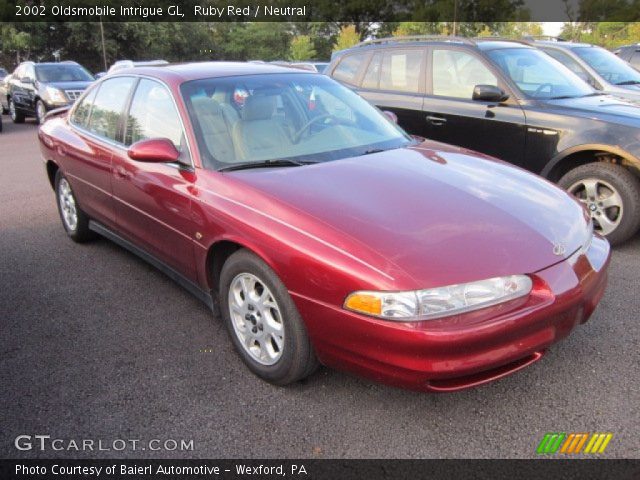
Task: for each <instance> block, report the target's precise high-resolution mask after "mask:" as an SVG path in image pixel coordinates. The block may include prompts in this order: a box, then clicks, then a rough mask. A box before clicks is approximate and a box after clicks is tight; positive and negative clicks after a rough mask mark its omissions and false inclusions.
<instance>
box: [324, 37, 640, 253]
mask: <svg viewBox="0 0 640 480" xmlns="http://www.w3.org/2000/svg"><path fill="white" fill-rule="evenodd" d="M325 73H327V74H328V75H331V76H332V77H333V78H335V79H336V80H338V81H341V82H343V83H344V84H346V85H348V86H351V88H353V89H354V90H355V91H357V92H358V93H359V94H360V95H362V96H363V97H364V98H366V99H367V100H368V101H369V102H371V103H373V104H374V105H376V106H378V107H379V108H381V109H383V110H389V111H392V112H393V113H395V115H396V116H397V118H398V123H399V124H400V125H401V126H402V127H404V129H405V130H407V131H408V132H409V133H412V134H416V135H419V136H422V137H426V138H429V139H432V140H437V141H441V142H445V143H450V144H453V145H459V146H462V147H465V148H469V149H472V150H476V151H479V152H483V153H486V154H488V155H492V156H494V157H497V158H501V159H504V160H507V161H509V162H511V163H514V164H516V165H519V166H522V167H524V168H526V169H528V170H531V171H533V172H535V173H538V174H540V175H542V176H544V177H546V178H548V179H550V180H552V181H554V182H557V183H559V184H560V185H561V186H563V187H564V188H566V189H568V190H569V191H570V192H571V193H573V194H574V195H576V196H577V197H578V198H579V199H580V200H581V201H582V202H584V203H585V205H586V207H587V208H588V210H589V212H590V213H591V216H592V217H593V219H594V226H595V228H596V230H598V231H599V232H600V233H602V234H603V235H606V236H607V238H608V239H609V240H610V241H611V243H613V244H618V243H621V242H623V241H625V240H627V239H629V238H630V237H631V236H632V235H633V234H635V233H636V231H638V228H639V227H640V179H639V176H640V107H639V106H636V105H634V104H631V103H627V102H625V101H623V100H621V99H617V98H615V97H613V96H610V95H605V94H603V93H602V92H598V91H596V90H595V89H593V88H592V87H591V86H589V85H588V84H586V83H585V82H583V81H582V80H581V79H580V78H579V77H577V76H576V75H574V74H573V73H572V72H571V71H570V70H569V69H567V68H566V67H565V66H563V65H562V64H560V63H559V62H557V61H556V60H554V59H553V58H551V57H549V56H548V55H546V54H545V53H543V52H541V51H540V50H537V49H535V48H533V47H531V46H529V45H527V44H526V42H515V41H506V40H497V39H468V38H458V37H402V38H389V39H379V40H373V41H369V42H363V43H361V44H359V45H357V46H356V47H353V48H350V49H348V50H343V51H340V52H336V53H334V55H333V58H332V61H331V64H330V65H329V67H328V68H327V70H326V72H325ZM534 200H535V199H532V201H534Z"/></svg>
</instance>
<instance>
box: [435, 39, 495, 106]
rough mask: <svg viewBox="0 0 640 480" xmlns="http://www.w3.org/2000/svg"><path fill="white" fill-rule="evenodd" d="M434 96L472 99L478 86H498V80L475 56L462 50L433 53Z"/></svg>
mask: <svg viewBox="0 0 640 480" xmlns="http://www.w3.org/2000/svg"><path fill="white" fill-rule="evenodd" d="M432 75H433V94H434V95H438V96H444V97H455V98H465V99H469V100H470V99H471V96H472V95H473V89H474V87H475V86H476V85H495V86H497V85H498V79H497V78H496V76H495V75H494V74H493V73H491V70H489V69H488V68H487V67H486V66H485V65H484V64H483V63H482V62H481V61H480V59H478V58H477V57H476V56H475V55H472V54H470V53H467V52H463V51H460V50H447V49H436V50H434V51H433V71H432Z"/></svg>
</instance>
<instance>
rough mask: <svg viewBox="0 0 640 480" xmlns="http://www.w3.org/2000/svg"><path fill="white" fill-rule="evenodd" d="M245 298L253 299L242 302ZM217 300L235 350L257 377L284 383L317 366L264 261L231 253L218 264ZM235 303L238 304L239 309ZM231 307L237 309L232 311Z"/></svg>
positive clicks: (288, 299)
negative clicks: (222, 264) (225, 259)
mask: <svg viewBox="0 0 640 480" xmlns="http://www.w3.org/2000/svg"><path fill="white" fill-rule="evenodd" d="M243 279H244V281H245V283H244V284H243V283H242V280H243ZM247 292H249V294H248V295H247V294H246V293H247ZM259 294H262V299H263V300H261V299H260V298H258V296H259ZM247 297H248V298H250V299H252V300H250V302H247V300H246V299H247ZM270 300H273V301H270ZM265 304H266V305H265ZM220 305H221V313H222V318H223V319H224V322H225V324H226V326H227V330H228V331H229V336H230V337H231V341H232V342H233V344H234V346H235V348H236V351H237V352H238V353H239V355H240V357H241V358H242V360H243V361H244V363H245V364H246V365H247V367H248V368H249V370H251V371H252V372H253V373H254V374H255V375H257V376H258V377H260V378H261V379H263V380H265V381H267V382H269V383H272V384H275V385H288V384H291V383H294V382H296V381H298V380H301V379H303V378H305V377H307V376H309V375H311V374H312V373H313V372H314V371H315V370H316V369H317V368H318V366H319V363H318V360H317V358H316V356H315V353H314V351H313V347H312V346H311V342H310V340H309V336H308V335H307V330H306V328H305V325H304V322H303V320H302V318H301V317H300V314H299V313H298V310H297V309H296V307H295V305H294V303H293V300H292V299H291V297H290V296H289V293H288V292H287V288H286V287H285V286H284V284H283V283H282V281H281V280H280V279H279V278H278V276H277V275H276V274H275V273H274V272H273V270H271V269H270V268H269V266H267V264H266V263H264V262H263V261H262V260H261V259H260V258H258V257H257V256H256V255H254V254H253V253H251V252H249V251H248V250H244V249H241V250H238V251H237V252H235V253H233V254H232V255H231V256H230V257H229V258H228V259H227V261H226V262H225V264H224V266H223V267H222V272H221V274H220ZM239 305H242V306H241V307H240V308H238V307H239ZM252 306H253V309H252V308H251V307H252ZM231 308H235V309H236V310H235V311H234V312H232V309H231ZM274 309H275V312H274ZM243 337H244V339H243ZM245 340H246V341H245ZM278 340H279V342H278ZM245 345H249V346H250V347H251V348H249V347H246V346H245ZM279 345H280V346H279Z"/></svg>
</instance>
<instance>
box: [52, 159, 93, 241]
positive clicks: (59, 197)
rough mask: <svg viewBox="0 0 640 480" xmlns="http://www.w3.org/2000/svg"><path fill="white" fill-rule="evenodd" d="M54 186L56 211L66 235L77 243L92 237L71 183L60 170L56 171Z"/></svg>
mask: <svg viewBox="0 0 640 480" xmlns="http://www.w3.org/2000/svg"><path fill="white" fill-rule="evenodd" d="M55 186H56V202H57V204H58V212H59V213H60V219H61V220H62V226H63V227H64V229H65V231H66V232H67V235H69V236H70V237H71V239H72V240H73V241H74V242H78V243H82V242H86V241H88V240H91V239H92V238H94V237H95V234H94V233H93V232H92V231H91V230H90V229H89V217H88V216H87V214H86V213H84V212H83V211H82V209H81V208H80V207H79V206H78V201H77V200H76V196H75V195H74V193H73V190H72V189H71V185H70V184H69V181H68V180H67V178H66V177H65V176H64V175H63V174H62V172H61V171H60V170H58V171H57V172H56V179H55Z"/></svg>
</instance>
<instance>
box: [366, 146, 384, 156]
mask: <svg viewBox="0 0 640 480" xmlns="http://www.w3.org/2000/svg"><path fill="white" fill-rule="evenodd" d="M384 151H385V150H384V149H382V148H372V149H370V150H365V151H364V152H362V155H371V154H372V153H380V152H384Z"/></svg>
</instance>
